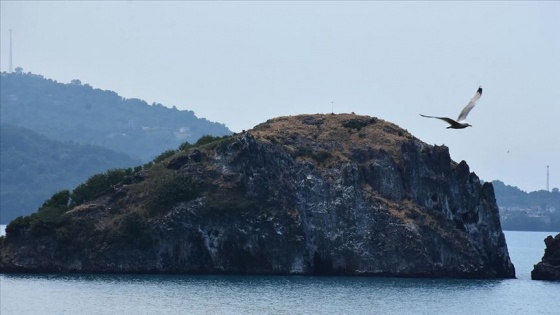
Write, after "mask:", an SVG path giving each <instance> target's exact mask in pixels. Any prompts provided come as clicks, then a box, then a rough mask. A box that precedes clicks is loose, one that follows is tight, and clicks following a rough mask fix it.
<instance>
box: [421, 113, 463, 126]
mask: <svg viewBox="0 0 560 315" xmlns="http://www.w3.org/2000/svg"><path fill="white" fill-rule="evenodd" d="M420 116H422V117H426V118H436V119H441V120H443V121H445V122H447V123H448V124H450V125H457V124H458V123H457V122H456V121H455V120H453V119H451V118H447V117H437V116H426V115H422V114H420Z"/></svg>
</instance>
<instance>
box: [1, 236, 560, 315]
mask: <svg viewBox="0 0 560 315" xmlns="http://www.w3.org/2000/svg"><path fill="white" fill-rule="evenodd" d="M505 233H506V238H507V243H508V247H509V252H510V256H511V258H512V260H513V263H514V265H515V267H516V271H517V277H518V279H510V280H456V279H399V278H367V277H303V276H288V277H284V276H180V275H179V276H178V275H168V276H167V275H61V274H57V275H27V274H18V275H12V274H7V275H0V314H1V315H10V314H469V315H471V314H556V315H557V314H560V282H546V281H532V280H530V278H531V277H530V272H531V270H532V268H533V264H536V263H537V262H538V261H540V259H541V258H542V255H543V253H544V248H545V246H544V242H543V240H544V238H545V237H546V236H547V235H555V234H556V233H547V232H512V231H506V232H505Z"/></svg>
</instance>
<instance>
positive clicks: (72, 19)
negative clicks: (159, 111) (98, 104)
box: [0, 0, 560, 192]
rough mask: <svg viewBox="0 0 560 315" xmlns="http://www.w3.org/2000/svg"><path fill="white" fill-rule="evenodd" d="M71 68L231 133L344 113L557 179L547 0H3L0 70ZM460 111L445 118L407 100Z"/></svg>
mask: <svg viewBox="0 0 560 315" xmlns="http://www.w3.org/2000/svg"><path fill="white" fill-rule="evenodd" d="M10 29H11V30H12V51H13V55H12V60H13V67H14V68H15V67H22V68H23V71H24V72H26V73H27V72H32V73H35V74H41V75H43V76H45V77H47V78H51V79H54V80H57V81H59V82H63V83H68V82H70V81H71V80H73V79H79V80H81V81H82V83H88V84H90V85H92V86H93V87H94V88H100V89H104V90H113V91H115V92H117V93H118V94H119V95H121V96H122V97H125V98H139V99H143V100H145V101H147V102H148V103H149V104H151V103H153V102H156V103H161V104H163V105H165V106H167V107H173V106H176V107H177V108H178V109H184V110H192V111H194V112H195V114H196V115H197V116H198V117H203V118H206V119H208V120H210V121H216V122H220V123H224V124H225V125H226V126H227V127H229V128H230V129H231V130H232V131H234V132H240V131H242V130H248V129H251V128H253V127H254V126H255V125H257V124H259V123H262V122H265V121H266V120H267V119H270V118H274V117H278V116H286V115H298V114H315V113H331V112H334V113H351V112H354V113H356V114H360V115H369V116H373V117H378V118H381V119H384V120H387V121H390V122H393V123H395V124H397V125H399V126H400V127H402V128H404V129H406V130H408V131H409V132H411V133H412V134H414V135H415V136H416V137H417V138H419V139H420V140H422V141H424V142H426V143H428V144H432V145H445V146H447V147H449V151H450V154H451V158H452V159H453V160H455V161H456V162H460V161H461V160H465V161H466V162H467V163H468V164H469V166H470V169H471V171H473V172H475V173H476V174H477V175H478V176H479V177H480V179H482V180H484V181H492V180H501V181H503V182H504V183H506V184H507V185H512V186H516V187H518V188H520V189H522V190H524V191H528V192H529V191H535V190H541V189H546V184H547V165H548V166H549V170H550V189H552V188H553V187H560V124H559V122H558V121H559V119H560V32H559V31H558V30H560V2H556V1H542V2H540V1H530V2H523V1H496V2H492V1H484V2H479V1H429V2H422V1H392V2H384V1H344V2H338V1H324V2H323V1H309V2H300V1H209V2H202V1H157V2H155V1H76V2H70V1H5V0H0V70H2V71H7V70H8V69H9V61H8V60H9V30H10ZM478 86H482V87H483V89H484V92H483V95H482V98H481V99H480V100H479V102H478V103H477V105H476V107H475V108H474V109H473V110H472V111H471V113H470V114H469V116H468V121H469V123H470V124H471V125H473V127H471V128H467V129H462V130H452V129H446V126H447V125H446V123H445V122H443V121H439V120H436V119H428V118H423V117H421V116H419V114H425V115H436V116H447V117H451V118H456V117H457V116H458V114H459V112H460V111H461V109H462V108H463V107H464V106H465V105H466V104H467V103H468V101H469V100H470V98H471V97H472V96H473V95H474V93H475V91H476V89H477V88H478Z"/></svg>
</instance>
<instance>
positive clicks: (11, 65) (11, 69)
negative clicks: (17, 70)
mask: <svg viewBox="0 0 560 315" xmlns="http://www.w3.org/2000/svg"><path fill="white" fill-rule="evenodd" d="M8 72H9V73H12V72H14V66H13V63H12V30H11V29H10V68H9V69H8Z"/></svg>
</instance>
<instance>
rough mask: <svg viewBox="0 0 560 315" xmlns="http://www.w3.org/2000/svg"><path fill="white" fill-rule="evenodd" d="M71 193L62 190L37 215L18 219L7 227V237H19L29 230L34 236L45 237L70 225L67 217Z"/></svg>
mask: <svg viewBox="0 0 560 315" xmlns="http://www.w3.org/2000/svg"><path fill="white" fill-rule="evenodd" d="M69 202H70V192H69V191H68V190H62V191H60V192H58V193H55V194H54V195H53V196H52V197H51V198H50V199H49V200H47V201H46V202H45V203H44V204H43V206H42V207H40V208H39V210H38V211H37V212H36V213H33V214H31V215H29V216H26V217H23V216H20V217H17V218H16V219H15V220H13V221H12V222H10V224H8V226H7V227H6V236H7V237H10V236H12V235H17V234H18V233H20V231H22V230H23V229H27V228H29V230H30V232H31V234H32V235H34V236H45V235H49V234H52V233H54V231H55V230H56V229H57V228H58V227H60V226H62V225H64V224H66V223H68V222H69V221H70V218H69V217H68V216H67V215H65V213H66V211H68V209H69V206H68V205H69Z"/></svg>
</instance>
